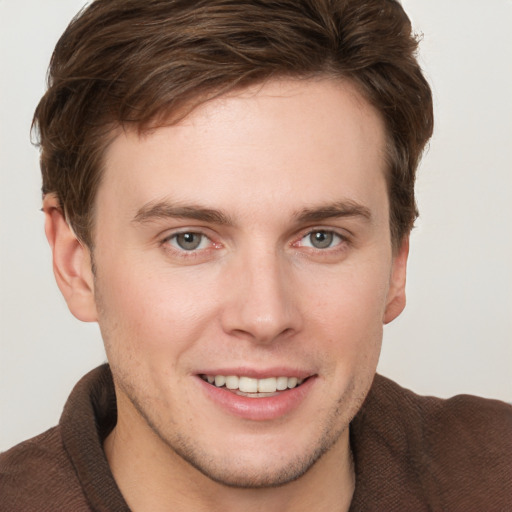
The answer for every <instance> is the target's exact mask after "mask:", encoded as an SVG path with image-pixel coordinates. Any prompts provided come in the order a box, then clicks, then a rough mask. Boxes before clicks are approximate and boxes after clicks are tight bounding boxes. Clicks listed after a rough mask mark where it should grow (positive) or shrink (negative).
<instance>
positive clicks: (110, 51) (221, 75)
mask: <svg viewBox="0 0 512 512" xmlns="http://www.w3.org/2000/svg"><path fill="white" fill-rule="evenodd" d="M416 49H417V38H416V37H415V36H414V34H413V33H412V31H411V24H410V21H409V18H408V17H407V15H406V14H405V13H404V11H403V9H402V7H401V5H400V4H399V3H398V1H395V0H95V1H94V2H92V3H91V4H90V6H89V7H87V8H86V9H84V10H83V11H82V12H80V13H79V15H78V16H77V17H76V18H75V19H73V21H72V22H71V23H70V25H69V26H68V28H67V29H66V31H65V33H64V34H63V35H62V37H61V38H60V40H59V42H58V43H57V46H56V48H55V51H54V53H53V56H52V60H51V63H50V68H49V72H48V90H47V92H46V94H45V95H44V96H43V98H42V99H41V101H40V103H39V105H38V106H37V109H36V111H35V115H34V127H36V128H37V129H38V131H39V141H40V146H41V170H42V175H43V194H47V193H55V194H56V195H57V197H58V199H59V201H60V205H61V207H62V208H63V210H64V212H65V214H66V216H67V219H68V221H69V223H70V225H71V226H72V227H73V229H74V231H75V233H76V235H77V236H78V237H79V239H81V240H82V241H83V242H84V243H86V244H87V245H88V246H89V247H92V242H93V239H92V230H93V217H94V215H93V211H94V199H95V196H96V192H97V189H98V186H99V183H100V181H101V169H102V163H103V154H104V151H105V148H106V147H107V146H108V142H109V136H110V138H112V134H113V133H114V128H116V127H119V126H127V125H130V126H133V127H135V128H137V129H138V130H143V129H144V128H146V127H148V126H149V125H154V124H155V123H156V124H158V123H160V122H162V123H164V122H168V121H169V119H171V120H172V119H173V117H174V118H176V116H177V115H178V113H179V112H183V108H185V109H187V110H186V111H187V112H188V111H190V110H191V109H192V108H193V107H194V106H196V105H197V104H199V103H200V102H202V101H205V100H207V99H209V98H212V97H214V96H218V95H219V94H222V93H224V92H227V91H230V90H233V89H236V88H239V87H244V86H248V85H251V84H254V83H258V82H262V81H265V80H268V79H272V78H279V77H297V78H308V77H314V76H329V77H333V78H344V79H349V80H351V81H352V82H353V83H354V84H355V85H356V86H357V88H358V90H359V91H360V92H361V94H362V95H363V96H364V97H365V98H366V99H367V100H368V101H369V102H370V103H371V104H372V105H373V106H374V107H375V108H376V109H377V110H378V112H379V113H380V115H381V116H382V117H383V119H384V121H385V125H386V129H387V136H388V147H387V150H388V151H387V156H388V162H387V163H388V166H389V173H388V176H387V179H388V191H389V200H390V228H391V235H392V241H393V245H394V247H397V245H398V244H399V242H400V241H401V240H402V238H403V236H404V235H406V234H408V233H409V231H410V230H411V228H412V226H413V223H414V220H415V219H416V216H417V209H416V203H415V197H414V182H415V174H416V168H417V166H418V162H419V159H420V156H421V153H422V151H423V148H424V146H425V144H426V142H427V141H428V139H429V138H430V136H431V134H432V129H433V113H432V96H431V91H430V88H429V85H428V83H427V82H426V80H425V78H424V76H423V74H422V72H421V69H420V67H419V65H418V63H417V61H416V57H415V55H416Z"/></svg>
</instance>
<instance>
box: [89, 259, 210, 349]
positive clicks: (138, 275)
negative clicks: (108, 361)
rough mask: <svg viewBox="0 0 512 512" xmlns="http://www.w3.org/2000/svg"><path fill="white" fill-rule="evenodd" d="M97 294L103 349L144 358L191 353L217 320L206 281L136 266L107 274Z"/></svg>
mask: <svg viewBox="0 0 512 512" xmlns="http://www.w3.org/2000/svg"><path fill="white" fill-rule="evenodd" d="M104 275H108V277H106V278H102V274H101V273H100V274H99V275H98V278H97V281H96V285H95V290H96V301H97V303H98V310H99V317H100V318H99V323H100V327H101V330H102V333H103V336H104V340H105V344H106V346H107V349H108V347H110V348H111V349H115V345H121V344H122V349H123V351H124V352H126V351H129V352H131V353H132V354H134V353H135V352H144V358H149V359H151V355H152V354H153V356H154V357H155V358H158V357H165V353H173V354H174V355H175V354H176V353H179V352H181V351H183V350H185V349H187V348H190V347H191V346H192V345H193V344H194V343H195V341H196V340H197V339H198V338H199V332H200V331H201V330H202V329H203V328H204V327H205V325H208V323H209V322H211V321H212V318H214V317H215V304H216V302H215V301H214V300H211V297H212V293H210V290H209V288H208V286H207V284H206V283H205V280H204V279H200V278H194V276H191V275H187V273H183V272H182V273H179V274H176V273H174V274H171V273H170V272H169V271H168V270H167V271H163V272H152V271H149V272H148V271H147V270H146V269H145V268H144V267H142V266H138V265H134V264H132V265H129V266H125V267H124V268H123V266H121V265H118V266H116V268H111V269H108V274H106V272H105V274H104Z"/></svg>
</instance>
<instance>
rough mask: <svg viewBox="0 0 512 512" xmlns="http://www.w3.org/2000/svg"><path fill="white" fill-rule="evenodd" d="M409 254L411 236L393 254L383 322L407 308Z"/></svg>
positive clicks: (405, 238) (388, 320)
mask: <svg viewBox="0 0 512 512" xmlns="http://www.w3.org/2000/svg"><path fill="white" fill-rule="evenodd" d="M408 256H409V237H408V236H406V237H404V239H403V241H402V244H401V246H400V248H399V250H398V252H397V253H396V254H395V255H394V256H393V267H392V269H391V277H390V283H389V291H388V297H387V304H386V310H385V311H384V318H383V322H384V323H385V324H388V323H389V322H392V321H393V320H394V319H395V318H396V317H397V316H399V315H400V313H401V312H402V311H403V310H404V308H405V302H406V298H405V282H406V277H407V258H408Z"/></svg>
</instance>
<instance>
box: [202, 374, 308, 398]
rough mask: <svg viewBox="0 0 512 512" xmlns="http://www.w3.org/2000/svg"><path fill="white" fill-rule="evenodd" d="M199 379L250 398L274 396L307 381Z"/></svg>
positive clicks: (228, 377)
mask: <svg viewBox="0 0 512 512" xmlns="http://www.w3.org/2000/svg"><path fill="white" fill-rule="evenodd" d="M199 377H201V379H203V380H204V381H205V382H207V383H208V384H211V385H212V386H215V387H217V388H223V389H225V390H226V391H231V392H232V393H235V394H236V395H240V396H247V397H251V398H265V397H270V396H275V395H278V394H279V393H280V392H282V391H287V390H289V389H294V388H297V387H299V386H300V385H302V384H303V383H304V382H305V381H306V380H307V379H298V378H297V377H268V378H265V379H255V378H252V377H245V376H237V375H199Z"/></svg>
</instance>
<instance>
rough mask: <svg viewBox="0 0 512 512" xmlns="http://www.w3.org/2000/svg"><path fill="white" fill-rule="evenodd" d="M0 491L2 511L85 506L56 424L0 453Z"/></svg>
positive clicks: (70, 508)
mask: <svg viewBox="0 0 512 512" xmlns="http://www.w3.org/2000/svg"><path fill="white" fill-rule="evenodd" d="M0 495H1V496H2V500H1V504H0V510H2V511H3V510H6V511H7V510H9V511H24V512H31V511H36V510H38V511H39V510H42V509H45V510H74V511H87V510H89V507H88V506H87V504H86V502H85V499H84V497H83V493H82V491H81V488H80V484H79V482H78V479H77V477H76V474H75V471H74V469H73V465H72V464H71V462H70V460H69V458H68V456H67V454H66V451H65V449H64V447H63V445H62V438H61V434H60V428H59V427H54V428H52V429H50V430H48V431H46V432H44V433H43V434H41V435H39V436H37V437H34V438H33V439H29V440H27V441H24V442H23V443H21V444H19V445H17V446H15V447H13V448H11V449H10V450H8V451H6V452H4V453H2V454H0ZM54 506H56V507H57V508H54Z"/></svg>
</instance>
